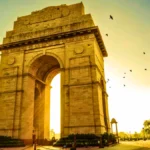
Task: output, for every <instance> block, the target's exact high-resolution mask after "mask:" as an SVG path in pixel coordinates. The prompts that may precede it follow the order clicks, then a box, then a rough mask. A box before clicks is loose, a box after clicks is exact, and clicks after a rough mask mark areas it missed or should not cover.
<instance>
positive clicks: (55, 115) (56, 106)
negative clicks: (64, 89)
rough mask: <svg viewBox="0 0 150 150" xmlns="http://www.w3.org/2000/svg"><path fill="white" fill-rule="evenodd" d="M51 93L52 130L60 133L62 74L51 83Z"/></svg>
mask: <svg viewBox="0 0 150 150" xmlns="http://www.w3.org/2000/svg"><path fill="white" fill-rule="evenodd" d="M51 86H52V88H51V91H50V130H52V129H53V130H54V132H55V133H57V134H58V133H60V74H57V75H56V76H55V77H54V78H53V80H52V82H51Z"/></svg>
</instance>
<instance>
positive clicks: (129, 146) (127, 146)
mask: <svg viewBox="0 0 150 150" xmlns="http://www.w3.org/2000/svg"><path fill="white" fill-rule="evenodd" d="M149 142H150V141H149ZM149 142H147V143H148V144H149V145H150V143H149ZM137 145H139V146H136V142H122V143H120V144H117V145H114V146H110V147H105V148H98V147H88V148H77V149H76V150H150V147H149V146H148V147H149V148H147V146H146V145H143V143H142V144H141V145H140V144H139V143H138V144H137ZM0 150H34V148H33V146H32V147H31V146H30V147H22V148H21V147H20V148H0ZM36 150H70V148H66V149H62V148H56V147H51V146H37V148H36Z"/></svg>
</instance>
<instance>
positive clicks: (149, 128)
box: [143, 120, 150, 135]
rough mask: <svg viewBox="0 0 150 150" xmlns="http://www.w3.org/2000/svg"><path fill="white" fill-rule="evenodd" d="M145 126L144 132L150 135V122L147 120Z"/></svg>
mask: <svg viewBox="0 0 150 150" xmlns="http://www.w3.org/2000/svg"><path fill="white" fill-rule="evenodd" d="M143 125H144V129H143V132H144V133H146V134H147V135H149V134H150V120H145V121H144V123H143Z"/></svg>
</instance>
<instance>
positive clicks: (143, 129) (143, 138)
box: [142, 127, 145, 140]
mask: <svg viewBox="0 0 150 150" xmlns="http://www.w3.org/2000/svg"><path fill="white" fill-rule="evenodd" d="M142 129H143V140H145V129H144V127H143V128H142Z"/></svg>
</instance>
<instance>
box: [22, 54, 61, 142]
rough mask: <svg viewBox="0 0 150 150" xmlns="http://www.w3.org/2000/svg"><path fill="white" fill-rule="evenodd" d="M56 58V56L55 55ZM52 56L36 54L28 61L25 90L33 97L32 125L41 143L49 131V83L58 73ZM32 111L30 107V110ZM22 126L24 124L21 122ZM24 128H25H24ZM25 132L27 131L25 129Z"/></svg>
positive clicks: (46, 137)
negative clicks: (34, 57)
mask: <svg viewBox="0 0 150 150" xmlns="http://www.w3.org/2000/svg"><path fill="white" fill-rule="evenodd" d="M56 58H57V57H56ZM56 58H55V57H54V56H51V55H49V54H47V55H37V57H36V59H33V60H32V63H31V62H30V63H29V64H30V65H28V66H29V72H28V74H29V77H28V81H27V82H28V85H29V84H30V83H32V85H31V86H30V87H29V86H25V87H24V88H25V91H27V92H28V91H30V92H31V93H32V94H33V96H32V94H31V93H30V97H29V99H26V98H25V100H26V101H28V100H31V97H34V101H33V110H34V111H33V113H34V115H33V127H34V129H35V130H36V133H37V140H38V143H42V140H43V139H49V131H50V129H49V128H50V89H51V87H50V83H51V81H52V79H53V78H54V77H55V75H56V74H58V73H60V64H59V62H58V60H57V59H56ZM25 100H24V101H25ZM30 111H32V109H31V110H30ZM22 126H25V125H23V124H22ZM25 130H26V128H25ZM26 132H27V131H26Z"/></svg>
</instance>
